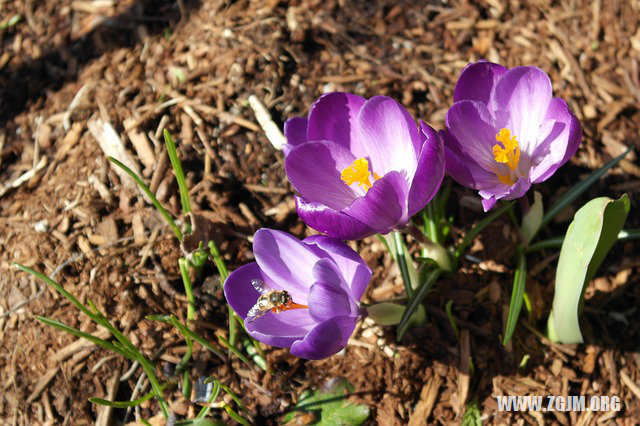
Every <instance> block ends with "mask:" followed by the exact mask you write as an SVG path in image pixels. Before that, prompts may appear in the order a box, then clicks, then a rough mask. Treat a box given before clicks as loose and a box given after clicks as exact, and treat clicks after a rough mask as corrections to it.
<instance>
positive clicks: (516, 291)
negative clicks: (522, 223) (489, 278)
mask: <svg viewBox="0 0 640 426" xmlns="http://www.w3.org/2000/svg"><path fill="white" fill-rule="evenodd" d="M517 256H518V265H517V267H516V273H515V276H514V277H513V290H512V292H511V302H510V303H509V314H508V316H507V325H506V327H505V331H504V339H502V344H503V345H506V344H507V343H509V341H510V340H511V336H513V331H514V330H515V329H516V323H517V322H518V317H519V316H520V310H521V309H522V302H523V301H524V288H525V286H526V284H527V258H526V257H525V254H524V250H523V249H521V248H520V249H518V254H517Z"/></svg>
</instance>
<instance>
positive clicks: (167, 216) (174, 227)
mask: <svg viewBox="0 0 640 426" xmlns="http://www.w3.org/2000/svg"><path fill="white" fill-rule="evenodd" d="M109 160H110V161H111V162H112V163H114V164H115V165H117V166H118V167H120V168H121V169H122V170H124V171H125V172H126V173H127V174H128V175H129V176H131V178H132V179H133V180H134V181H135V182H136V183H137V184H138V186H139V187H140V189H142V191H143V192H144V193H145V194H147V196H148V197H149V199H150V200H151V202H152V203H153V206H154V207H155V208H156V210H158V213H160V214H161V215H162V217H163V218H164V219H165V220H166V221H167V223H168V224H169V226H170V227H171V229H172V230H173V233H174V234H176V238H178V240H179V241H182V231H181V230H180V228H179V227H178V226H177V225H176V223H175V222H174V221H173V218H172V217H171V214H170V213H169V212H168V211H167V209H165V208H164V207H163V206H162V204H160V201H158V199H157V198H156V196H155V195H154V194H153V192H151V190H150V189H149V187H148V186H147V184H146V183H144V182H143V181H142V179H140V177H139V176H138V175H137V174H135V172H134V171H133V170H131V169H130V168H128V167H127V166H125V165H124V164H122V163H121V162H120V161H118V160H116V159H115V158H113V157H109Z"/></svg>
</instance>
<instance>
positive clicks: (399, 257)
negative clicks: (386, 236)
mask: <svg viewBox="0 0 640 426" xmlns="http://www.w3.org/2000/svg"><path fill="white" fill-rule="evenodd" d="M393 242H394V243H395V244H394V246H395V250H396V253H395V256H394V257H395V259H396V262H398V267H399V268H400V274H401V275H402V282H403V283H404V291H405V293H407V297H408V298H411V296H413V282H412V280H411V276H410V274H409V265H408V262H407V258H406V257H405V252H406V247H405V245H404V241H402V234H401V233H400V232H397V231H394V232H393Z"/></svg>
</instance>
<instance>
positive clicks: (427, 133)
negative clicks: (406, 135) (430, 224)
mask: <svg viewBox="0 0 640 426" xmlns="http://www.w3.org/2000/svg"><path fill="white" fill-rule="evenodd" d="M420 133H421V136H422V137H423V140H424V141H423V145H422V151H421V152H420V156H419V157H418V167H417V169H416V174H415V175H414V176H413V181H412V182H411V188H410V189H409V206H408V209H409V217H411V216H413V215H414V214H416V213H417V212H419V211H420V210H422V209H423V208H424V206H426V205H427V203H428V202H429V201H431V199H432V198H433V197H434V196H435V195H436V193H437V192H438V190H439V189H440V184H441V183H442V179H443V178H444V145H443V143H442V138H441V137H440V135H439V134H438V132H436V131H435V130H434V129H433V128H432V127H431V126H429V125H428V124H426V123H425V122H423V121H420Z"/></svg>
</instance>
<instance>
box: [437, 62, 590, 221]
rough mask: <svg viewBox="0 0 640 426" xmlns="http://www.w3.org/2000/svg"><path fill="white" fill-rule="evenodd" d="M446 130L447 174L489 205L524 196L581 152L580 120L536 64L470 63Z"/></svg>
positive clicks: (486, 205) (458, 87)
mask: <svg viewBox="0 0 640 426" xmlns="http://www.w3.org/2000/svg"><path fill="white" fill-rule="evenodd" d="M453 100H454V104H453V106H452V107H451V108H450V109H449V112H448V113H447V118H446V125H447V130H445V131H444V132H442V133H443V138H444V143H445V153H446V165H447V167H446V168H447V173H448V174H449V175H450V176H451V177H453V179H455V180H456V181H457V182H458V183H460V184H461V185H463V186H467V187H469V188H473V189H477V190H478V191H479V194H480V196H481V197H482V205H483V207H484V210H485V211H488V210H489V209H491V208H492V207H493V206H494V204H495V203H496V201H497V200H499V199H506V200H513V199H515V198H519V197H522V196H523V195H524V194H525V193H526V192H527V190H528V189H529V187H530V186H531V184H533V183H539V182H542V181H544V180H546V179H548V178H549V177H551V175H553V173H554V172H555V171H556V170H557V169H558V167H560V166H562V165H563V164H564V163H566V162H567V161H569V159H570V158H571V157H572V156H573V154H575V152H576V150H577V149H578V146H579V145H580V141H581V140H582V127H581V126H580V123H579V122H578V120H577V119H576V117H575V116H574V115H573V114H572V113H571V111H569V108H568V107H567V104H566V102H565V101H563V100H562V99H560V98H553V97H552V94H551V81H550V80H549V77H548V76H547V75H546V74H545V73H544V71H542V70H541V69H540V68H537V67H516V68H512V69H510V70H508V69H507V68H505V67H503V66H502V65H498V64H494V63H491V62H486V61H480V62H476V63H471V64H469V65H467V66H466V67H465V68H464V69H463V70H462V73H461V74H460V78H459V79H458V82H457V83H456V87H455V90H454V94H453Z"/></svg>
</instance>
